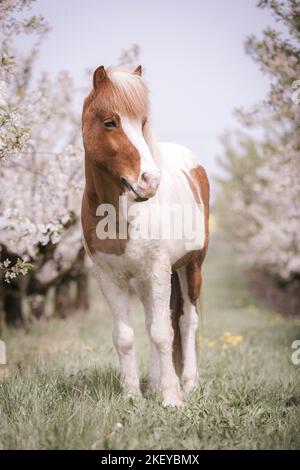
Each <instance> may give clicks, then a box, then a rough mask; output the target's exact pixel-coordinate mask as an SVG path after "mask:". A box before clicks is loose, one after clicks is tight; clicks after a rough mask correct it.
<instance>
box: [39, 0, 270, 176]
mask: <svg viewBox="0 0 300 470" xmlns="http://www.w3.org/2000/svg"><path fill="white" fill-rule="evenodd" d="M255 5H256V1H255V0H181V1H179V0H151V1H150V0H149V1H148V0H139V1H138V0H123V1H121V0H114V1H108V0H106V1H103V0H37V2H36V3H35V5H34V13H41V14H43V15H44V16H45V17H46V19H47V20H48V21H49V22H50V24H51V25H52V27H53V30H52V32H51V33H50V34H49V36H48V38H47V39H46V41H45V43H44V44H43V46H42V49H41V53H40V57H39V61H38V64H37V71H39V70H47V71H48V72H49V73H50V74H51V75H55V74H56V73H57V72H58V71H59V70H61V69H68V70H69V71H70V72H71V74H72V76H73V77H74V79H75V81H76V84H78V85H80V86H81V85H83V84H84V85H86V86H87V85H88V82H87V78H86V76H85V70H86V69H87V68H95V67H96V66H98V65H101V64H103V65H105V66H108V65H113V64H116V63H117V60H118V57H119V56H120V52H121V50H122V49H124V48H127V47H129V46H130V45H131V44H132V43H138V44H139V45H140V47H141V60H140V62H141V63H142V65H143V66H144V67H145V78H146V79H147V81H148V83H149V87H150V90H151V102H152V121H153V124H154V128H155V130H156V133H157V135H158V137H159V139H160V140H162V141H174V142H177V143H180V144H184V145H187V146H188V147H190V148H192V149H193V150H194V151H195V152H197V153H198V155H199V157H200V160H201V161H202V162H203V164H204V165H205V167H206V168H207V169H208V171H209V173H213V172H215V171H216V170H217V167H216V164H215V163H214V162H215V157H216V155H217V154H220V153H221V146H220V144H219V140H218V139H219V136H220V135H221V134H222V133H223V132H224V130H225V129H230V128H234V127H235V126H236V120H235V118H234V117H233V115H232V112H233V109H234V108H235V107H245V108H247V107H251V105H253V104H254V103H256V102H257V101H259V100H260V99H262V98H263V97H264V96H265V93H266V90H267V88H268V79H267V78H266V77H264V76H263V75H262V74H261V72H260V71H259V68H258V66H257V65H256V64H255V63H254V62H253V61H252V60H251V59H250V58H249V57H247V56H246V55H245V52H244V48H243V41H244V39H245V37H246V36H247V35H249V34H252V33H254V34H260V33H261V31H262V30H263V29H264V28H265V27H266V26H267V25H270V24H273V23H274V22H273V19H272V17H271V16H270V13H269V11H268V10H261V9H258V8H256V6H255ZM80 101H81V100H80Z"/></svg>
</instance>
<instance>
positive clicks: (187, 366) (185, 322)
mask: <svg viewBox="0 0 300 470" xmlns="http://www.w3.org/2000/svg"><path fill="white" fill-rule="evenodd" d="M178 275H179V281H180V287H181V291H182V298H183V315H181V317H180V319H179V326H180V335H181V344H182V355H183V369H182V383H183V387H184V390H185V391H186V392H190V391H192V390H193V388H194V387H195V386H196V384H197V380H198V367H197V350H196V338H197V331H198V324H199V318H198V313H197V308H196V303H197V300H198V298H199V296H200V289H201V282H202V276H201V269H200V267H199V266H198V264H197V263H196V262H194V261H191V262H190V263H189V264H188V265H187V266H185V267H183V268H181V269H180V270H178Z"/></svg>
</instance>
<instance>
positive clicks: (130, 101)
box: [97, 67, 149, 117]
mask: <svg viewBox="0 0 300 470" xmlns="http://www.w3.org/2000/svg"><path fill="white" fill-rule="evenodd" d="M106 72H107V77H106V78H105V80H103V82H102V83H101V84H100V86H99V92H98V93H97V100H99V105H100V106H101V108H103V109H107V110H112V111H115V112H118V113H120V114H125V115H127V116H130V117H146V116H147V115H148V108H149V102H148V87H147V85H146V83H145V81H144V80H143V78H142V77H140V76H139V75H137V74H135V73H133V72H132V71H130V70H128V69H125V68H121V67H109V68H108V69H107V70H106Z"/></svg>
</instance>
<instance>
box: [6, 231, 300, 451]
mask: <svg viewBox="0 0 300 470" xmlns="http://www.w3.org/2000/svg"><path fill="white" fill-rule="evenodd" d="M204 279H205V281H204V286H203V295H202V327H201V330H200V334H199V371H200V384H199V386H198V388H197V389H196V390H195V391H194V392H193V393H192V394H191V395H190V396H189V397H188V398H187V399H186V404H185V406H184V407H183V408H181V409H166V408H163V407H162V405H161V402H160V399H159V397H157V396H147V393H146V389H147V367H148V359H149V358H148V349H149V344H148V339H147V336H146V333H145V328H144V316H143V312H142V308H141V305H140V304H139V303H138V302H137V301H136V300H135V299H132V319H133V323H134V325H135V331H136V344H137V351H138V357H139V366H140V376H141V383H142V390H143V392H144V396H143V398H140V399H134V400H133V399H126V398H125V397H124V396H123V395H122V391H121V387H120V381H119V375H118V369H117V357H116V353H115V351H114V348H113V346H112V340H111V320H110V314H109V311H108V309H107V307H106V305H105V304H104V302H103V299H102V298H101V295H100V293H99V292H98V289H97V287H96V286H95V284H94V283H93V282H91V285H90V295H91V298H92V307H91V310H90V311H89V312H82V313H79V314H76V315H74V316H71V317H69V318H67V319H66V320H59V319H49V320H47V321H46V320H42V321H40V322H35V323H34V324H30V325H28V326H27V327H26V329H25V330H20V331H13V330H9V329H6V330H5V331H4V335H3V339H4V340H5V342H6V346H7V359H8V364H7V365H6V366H0V449H299V448H300V366H296V365H294V364H293V363H292V361H291V354H292V352H293V350H292V349H291V344H292V342H293V341H294V340H295V339H299V338H300V320H299V319H286V318H284V317H283V316H282V315H281V314H280V312H272V311H270V310H269V309H268V308H267V307H265V306H264V305H262V304H261V303H259V302H258V301H257V300H255V298H254V297H253V295H252V294H251V292H250V291H249V290H248V287H247V281H246V278H245V276H244V274H243V270H242V267H241V266H239V264H238V263H237V261H236V259H235V255H234V252H232V251H231V250H230V249H229V248H227V246H226V244H225V243H224V242H223V241H222V240H220V239H219V238H218V237H217V236H214V237H213V238H212V241H211V246H210V250H209V255H208V257H207V260H206V263H205V269H204Z"/></svg>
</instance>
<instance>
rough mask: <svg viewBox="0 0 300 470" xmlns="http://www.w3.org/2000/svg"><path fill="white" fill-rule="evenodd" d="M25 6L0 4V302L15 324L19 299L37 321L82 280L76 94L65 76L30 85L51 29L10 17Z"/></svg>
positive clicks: (21, 0) (35, 20) (24, 0)
mask: <svg viewBox="0 0 300 470" xmlns="http://www.w3.org/2000/svg"><path fill="white" fill-rule="evenodd" d="M31 3H32V1H31V0H17V1H15V0H14V1H13V0H6V1H4V2H1V3H0V25H1V47H0V54H1V69H0V93H1V94H0V100H1V102H0V187H1V198H0V250H1V251H0V275H1V271H2V277H3V278H4V280H5V281H7V282H9V283H10V285H9V286H7V285H5V283H2V296H1V297H2V300H3V304H4V306H3V309H4V311H5V315H6V320H7V321H11V322H13V323H18V322H20V321H21V319H22V311H21V310H22V308H21V307H22V297H24V295H26V296H27V298H28V299H29V301H30V304H31V307H32V309H33V311H34V312H35V313H36V315H38V316H39V315H40V314H41V312H42V311H43V302H44V300H45V296H46V294H47V291H48V290H49V288H50V287H52V286H56V292H57V295H58V297H61V296H60V295H59V292H60V291H61V290H62V286H63V285H66V284H68V283H69V281H70V279H74V278H77V279H82V271H80V270H79V269H78V263H81V265H82V263H83V255H82V254H83V247H82V242H81V236H80V227H79V208H80V197H81V189H82V185H83V165H82V152H81V146H80V145H79V144H78V136H80V132H79V118H78V117H77V116H76V115H75V114H74V112H73V107H72V104H73V96H74V93H75V90H74V86H73V83H72V80H71V78H70V77H69V75H68V74H67V73H66V72H62V73H60V74H59V76H58V77H57V79H56V80H54V81H51V80H50V79H49V78H48V77H47V75H46V74H42V76H41V77H40V78H39V80H38V81H37V83H36V84H35V85H34V86H32V84H31V80H30V78H31V72H32V68H33V65H34V61H35V58H36V56H37V53H38V49H39V45H40V42H41V40H42V39H43V38H44V37H45V34H46V33H47V31H48V30H49V27H48V25H47V24H46V23H45V21H44V19H43V18H42V17H30V18H29V19H16V16H17V17H20V13H22V12H24V9H25V8H27V7H28V6H30V5H31ZM16 13H18V15H16ZM25 33H30V34H32V35H34V36H35V38H36V41H35V43H34V45H33V47H32V49H31V50H30V51H29V53H28V54H27V55H25V56H24V55H22V56H21V55H20V54H18V53H17V52H16V50H15V49H14V41H15V38H16V36H17V35H20V34H25ZM23 54H24V53H23ZM28 268H33V269H32V270H31V271H30V273H29V275H28V276H26V278H24V279H20V278H19V277H17V276H18V275H19V274H26V273H27V271H28ZM62 281H64V282H62ZM63 297H64V298H65V299H66V297H67V296H66V289H64V294H63ZM41 300H42V302H41ZM60 304H61V302H60V301H57V307H58V306H59V305H60ZM65 306H66V305H65V302H64V305H63V307H65Z"/></svg>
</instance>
